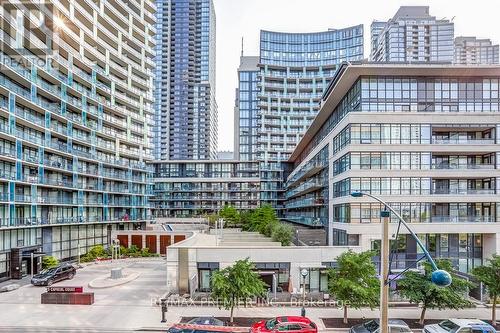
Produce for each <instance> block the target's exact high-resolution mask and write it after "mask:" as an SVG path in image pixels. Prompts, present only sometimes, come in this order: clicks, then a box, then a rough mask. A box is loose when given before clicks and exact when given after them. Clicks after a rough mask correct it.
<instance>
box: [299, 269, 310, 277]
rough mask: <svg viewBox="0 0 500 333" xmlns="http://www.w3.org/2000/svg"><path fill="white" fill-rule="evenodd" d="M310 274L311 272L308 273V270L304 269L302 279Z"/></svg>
mask: <svg viewBox="0 0 500 333" xmlns="http://www.w3.org/2000/svg"><path fill="white" fill-rule="evenodd" d="M308 273H309V272H308V271H307V269H305V268H303V269H302V270H301V271H300V274H301V275H302V277H306V276H307V274H308Z"/></svg>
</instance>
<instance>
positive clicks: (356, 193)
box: [351, 191, 363, 198]
mask: <svg viewBox="0 0 500 333" xmlns="http://www.w3.org/2000/svg"><path fill="white" fill-rule="evenodd" d="M362 196H363V192H358V191H354V192H351V197H354V198H361V197H362Z"/></svg>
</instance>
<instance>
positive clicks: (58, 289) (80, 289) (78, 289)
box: [47, 287, 83, 293]
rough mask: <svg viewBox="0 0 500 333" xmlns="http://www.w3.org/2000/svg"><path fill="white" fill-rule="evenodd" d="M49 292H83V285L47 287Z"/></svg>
mask: <svg viewBox="0 0 500 333" xmlns="http://www.w3.org/2000/svg"><path fill="white" fill-rule="evenodd" d="M47 292H48V293H83V287H47Z"/></svg>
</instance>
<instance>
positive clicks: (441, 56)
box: [370, 6, 454, 63]
mask: <svg viewBox="0 0 500 333" xmlns="http://www.w3.org/2000/svg"><path fill="white" fill-rule="evenodd" d="M453 38H454V24H453V22H450V21H449V20H446V19H441V20H438V19H436V17H434V16H431V15H430V14H429V7H428V6H403V7H400V8H399V10H398V11H397V12H396V14H395V15H394V17H393V18H392V19H390V20H389V21H387V22H381V21H374V22H373V23H372V25H371V43H372V46H371V55H370V60H372V61H377V62H443V63H452V62H453V53H454V46H453Z"/></svg>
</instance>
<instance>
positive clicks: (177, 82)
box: [154, 0, 218, 160]
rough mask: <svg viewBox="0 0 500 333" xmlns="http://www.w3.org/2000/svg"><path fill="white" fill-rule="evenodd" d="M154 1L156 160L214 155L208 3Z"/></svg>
mask: <svg viewBox="0 0 500 333" xmlns="http://www.w3.org/2000/svg"><path fill="white" fill-rule="evenodd" d="M156 3H157V6H158V11H157V13H156V18H157V23H156V27H157V34H156V37H155V38H156V48H155V55H156V57H155V63H156V69H155V97H156V99H155V103H156V104H155V129H154V147H155V159H157V160H169V159H171V160H191V159H201V160H203V159H214V158H215V157H216V153H217V119H218V115H217V103H216V101H215V10H214V5H213V1H212V0H157V1H156Z"/></svg>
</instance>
